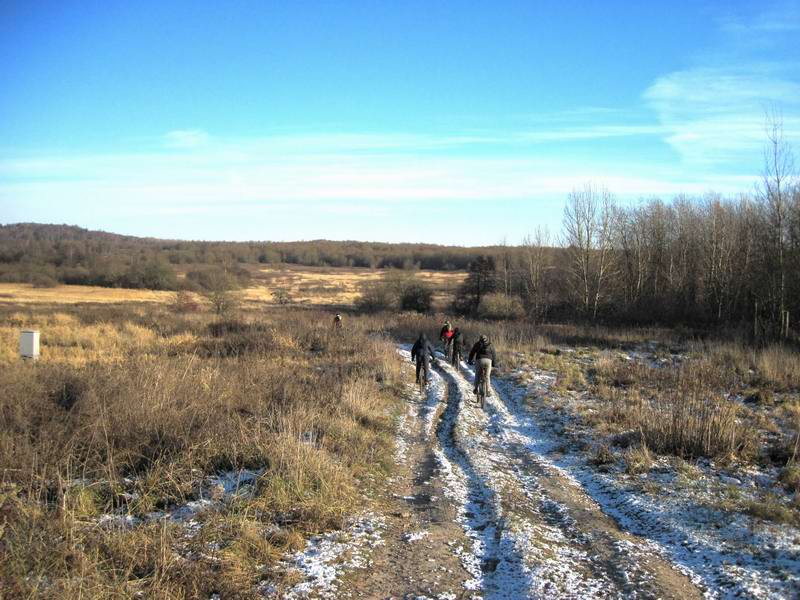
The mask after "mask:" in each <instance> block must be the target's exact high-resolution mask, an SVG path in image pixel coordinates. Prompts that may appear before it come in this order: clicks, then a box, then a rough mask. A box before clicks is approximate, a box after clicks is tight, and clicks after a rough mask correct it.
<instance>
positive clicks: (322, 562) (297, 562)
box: [264, 513, 386, 599]
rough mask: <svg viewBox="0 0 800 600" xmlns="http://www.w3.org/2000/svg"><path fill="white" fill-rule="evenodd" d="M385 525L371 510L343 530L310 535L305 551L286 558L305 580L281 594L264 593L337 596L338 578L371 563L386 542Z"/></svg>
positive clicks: (288, 596)
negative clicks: (374, 551) (373, 551)
mask: <svg viewBox="0 0 800 600" xmlns="http://www.w3.org/2000/svg"><path fill="white" fill-rule="evenodd" d="M385 526H386V521H385V519H384V518H383V517H382V516H379V515H375V514H372V513H368V514H365V515H362V516H360V517H358V518H356V519H353V520H352V521H351V522H350V523H349V525H348V526H347V527H345V528H344V529H343V530H340V531H333V532H329V533H325V534H322V535H317V536H314V537H312V538H310V539H309V540H308V542H307V543H306V547H305V549H304V550H302V551H301V552H298V553H296V554H294V555H293V556H291V557H289V558H288V559H287V560H286V561H284V566H285V567H286V568H287V569H289V570H293V571H296V572H297V574H298V576H299V577H300V578H302V581H301V582H300V583H298V584H296V585H295V586H293V587H292V588H291V589H289V590H286V591H284V592H283V593H282V594H281V595H280V596H277V595H276V594H277V592H276V591H275V590H264V593H265V595H268V596H272V597H276V598H277V597H280V598H285V599H298V598H308V597H310V596H313V597H315V598H337V597H338V589H339V588H338V580H339V578H340V577H341V575H342V574H343V573H344V572H346V571H349V570H354V569H363V568H366V567H368V566H369V565H370V558H369V557H370V555H371V553H372V550H373V549H374V548H375V547H376V546H379V545H380V544H382V543H383V539H382V531H383V529H384V528H385Z"/></svg>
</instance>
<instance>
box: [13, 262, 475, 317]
mask: <svg viewBox="0 0 800 600" xmlns="http://www.w3.org/2000/svg"><path fill="white" fill-rule="evenodd" d="M250 271H251V275H252V284H251V285H250V286H249V287H248V288H246V289H244V290H241V291H240V292H239V294H238V295H239V298H240V300H241V301H242V302H244V303H246V304H249V305H252V306H253V307H257V306H263V305H265V304H267V305H273V304H275V303H276V298H277V296H276V292H282V293H283V294H284V295H285V298H286V299H287V300H289V301H290V302H291V303H292V304H299V305H302V306H309V307H325V306H336V307H351V306H353V304H354V303H355V301H356V299H357V298H358V297H359V295H360V293H361V290H362V289H363V288H364V286H368V285H370V284H372V283H376V282H379V281H382V280H383V279H384V278H385V277H386V276H387V273H391V272H387V271H382V270H377V269H357V268H352V269H351V268H324V267H295V266H291V265H280V266H274V267H272V266H270V267H260V268H251V269H250ZM413 276H414V277H415V278H416V279H418V280H420V281H422V282H425V283H427V284H428V285H430V286H431V288H432V289H433V290H434V296H433V303H434V306H436V307H438V308H440V309H444V308H445V307H447V306H448V305H449V304H450V303H451V302H452V299H453V297H454V294H455V292H456V290H457V288H458V286H459V285H461V283H462V282H463V281H464V279H465V277H466V273H463V272H441V271H415V272H413ZM173 299H174V293H172V292H159V291H152V290H131V289H118V288H105V287H94V286H80V285H59V286H56V287H52V288H36V287H33V286H32V285H30V284H24V283H0V304H2V303H4V304H82V303H102V304H114V303H121V302H158V303H165V302H167V303H168V302H171V301H172V300H173Z"/></svg>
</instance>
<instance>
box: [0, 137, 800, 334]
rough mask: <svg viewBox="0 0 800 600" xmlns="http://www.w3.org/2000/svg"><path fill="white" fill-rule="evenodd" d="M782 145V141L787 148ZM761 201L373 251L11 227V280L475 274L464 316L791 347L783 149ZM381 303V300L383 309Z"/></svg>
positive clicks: (798, 233)
mask: <svg viewBox="0 0 800 600" xmlns="http://www.w3.org/2000/svg"><path fill="white" fill-rule="evenodd" d="M773 141H774V140H773ZM771 150H772V151H773V153H772V155H771V156H770V153H769V152H767V168H766V172H765V176H764V179H763V181H762V182H761V184H760V186H759V187H758V191H757V192H756V193H754V194H753V195H749V196H748V195H742V196H739V197H737V198H724V197H721V196H719V195H717V194H712V193H709V194H707V195H706V196H704V197H702V198H688V197H684V196H681V197H677V198H674V199H672V200H671V201H663V200H660V199H651V200H647V201H643V202H640V203H638V204H636V205H630V206H620V205H618V204H617V203H616V202H615V201H614V198H613V196H612V195H611V194H610V193H609V192H608V191H607V190H605V189H602V188H598V187H595V186H592V185H590V184H587V185H586V186H585V187H584V188H582V189H578V190H575V191H573V192H572V193H571V194H570V195H569V197H568V198H567V201H566V205H565V209H564V217H563V226H562V230H561V232H559V233H558V235H557V237H551V236H550V234H549V233H548V232H547V231H542V230H539V231H537V232H536V233H535V234H534V235H533V236H531V237H529V238H527V239H526V240H525V241H524V243H522V244H521V245H518V246H505V245H499V246H494V247H484V248H461V247H447V246H437V245H419V244H383V243H366V242H332V241H325V240H316V241H307V242H291V243H278V242H190V241H169V240H158V239H150V238H136V237H129V236H122V235H115V234H111V233H104V232H97V231H87V230H85V229H81V228H79V227H72V226H66V225H38V224H15V225H5V226H0V280H2V281H14V282H29V283H33V284H34V285H41V286H47V285H54V284H55V283H56V282H62V283H71V284H91V285H100V286H117V287H134V288H154V289H178V287H180V286H183V285H187V284H188V285H195V284H197V283H198V282H202V279H203V278H202V277H200V276H196V277H194V278H192V277H189V278H187V279H184V280H181V281H180V282H179V280H178V278H177V277H176V274H175V267H176V266H179V265H183V267H182V269H183V270H185V271H189V274H190V275H192V270H193V269H194V273H195V274H197V273H201V274H202V271H198V270H197V269H198V268H199V269H202V268H207V267H208V266H209V265H212V266H213V265H217V266H221V267H224V269H225V271H226V272H228V273H233V274H238V275H240V276H242V277H245V278H246V275H247V269H244V268H243V267H244V265H247V264H256V263H261V264H280V263H286V264H296V265H307V266H328V267H348V266H349V267H370V268H383V269H389V268H393V269H403V270H406V271H413V270H416V269H430V270H465V271H468V272H469V277H468V279H467V281H466V283H465V284H464V287H463V288H462V290H461V291H460V293H459V295H458V298H457V301H456V303H455V305H454V307H453V309H454V310H457V311H458V312H462V313H471V314H475V315H478V316H484V317H486V318H494V317H497V318H501V317H506V318H524V317H526V318H529V319H532V320H537V321H539V320H545V319H576V318H577V319H583V320H589V321H601V322H627V323H660V324H665V325H666V324H689V325H697V324H702V325H714V324H724V325H726V326H730V325H740V326H746V327H747V328H748V329H749V331H751V332H752V333H753V334H754V335H755V336H756V337H760V336H764V337H791V336H792V330H794V331H797V327H796V323H797V322H798V320H800V184H798V180H797V178H796V177H795V176H794V174H793V173H792V172H791V171H790V167H791V161H790V160H787V156H788V158H791V157H790V155H787V154H786V153H787V149H786V148H785V147H783V146H781V145H780V144H778V143H777V142H775V143H773V145H772V146H771ZM374 300H375V301H376V302H377V304H378V305H379V304H380V302H379V300H380V299H379V298H378V299H374Z"/></svg>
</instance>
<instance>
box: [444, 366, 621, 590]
mask: <svg viewBox="0 0 800 600" xmlns="http://www.w3.org/2000/svg"><path fill="white" fill-rule="evenodd" d="M462 366H463V364H462ZM439 368H440V369H442V370H443V371H444V373H445V374H446V377H447V379H448V384H449V386H450V388H451V394H450V396H451V397H450V399H449V403H450V410H451V411H452V413H451V414H452V416H451V421H452V424H450V423H447V422H446V421H443V426H445V425H446V426H448V427H451V428H452V430H453V435H452V436H451V437H452V444H453V446H454V448H455V450H456V452H460V453H461V454H462V455H463V456H464V461H465V462H467V463H468V464H469V466H470V470H471V473H470V472H467V474H468V475H469V474H471V475H472V477H473V478H474V480H475V481H477V482H479V483H480V484H481V485H482V486H484V487H485V488H486V492H484V494H485V496H486V497H488V498H489V499H490V500H491V502H492V514H491V515H489V517H490V518H493V519H494V522H495V524H496V525H495V526H496V528H497V530H498V531H499V533H500V540H501V542H502V543H501V544H499V545H496V548H495V550H496V552H495V556H493V557H492V556H491V555H486V556H485V557H484V560H486V559H491V560H493V561H496V564H497V570H496V571H495V572H494V574H493V577H487V578H484V581H483V586H482V589H483V591H484V592H485V596H486V597H489V598H491V597H495V598H504V597H508V598H512V597H513V598H552V597H559V598H589V597H609V596H614V593H613V589H614V587H615V585H614V583H613V582H612V581H611V580H610V579H609V578H608V577H607V576H606V575H605V574H604V573H603V571H602V569H600V568H599V567H598V566H597V565H596V564H594V563H593V561H592V560H591V558H592V557H591V556H589V555H588V554H587V552H586V551H585V548H584V547H583V544H576V543H575V540H573V539H570V536H568V535H565V534H564V532H563V530H562V527H561V526H562V525H563V523H562V520H563V519H561V517H558V518H557V519H554V517H553V513H554V512H558V510H557V506H556V503H552V502H551V503H550V504H549V507H548V508H549V509H550V510H549V511H542V510H541V508H540V506H539V504H540V503H537V502H536V500H537V498H536V497H534V496H533V495H532V494H531V492H530V490H529V489H525V486H524V485H523V484H522V482H521V481H520V479H519V478H518V476H517V474H516V473H515V472H514V469H513V465H512V463H511V461H510V460H509V458H508V456H507V450H506V449H505V448H503V447H502V446H501V445H499V444H498V443H497V441H496V440H495V439H494V437H493V436H492V435H490V434H489V429H490V428H491V427H492V424H491V423H490V421H489V420H488V419H487V417H486V415H485V414H484V412H483V411H482V410H480V408H479V407H478V406H477V405H476V404H474V403H473V402H472V401H471V400H468V398H470V396H472V389H471V385H470V384H469V383H467V381H466V380H465V379H464V378H463V377H462V376H461V375H460V374H458V373H456V370H455V369H454V368H453V367H452V366H450V365H448V364H444V363H440V365H439ZM459 407H460V410H459ZM445 417H448V415H447V413H446V414H445ZM441 441H442V446H443V449H446V448H447V446H448V440H447V439H442V440H441ZM509 567H511V568H509ZM509 585H513V586H514V588H515V591H514V592H508V589H509Z"/></svg>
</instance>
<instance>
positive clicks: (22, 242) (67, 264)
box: [0, 223, 513, 289]
mask: <svg viewBox="0 0 800 600" xmlns="http://www.w3.org/2000/svg"><path fill="white" fill-rule="evenodd" d="M498 250H499V248H489V247H486V248H465V247H455V246H439V245H436V244H388V243H380V242H357V241H329V240H310V241H298V242H255V241H253V242H225V241H182V240H163V239H155V238H141V237H135V236H127V235H119V234H116V233H109V232H105V231H91V230H88V229H84V228H82V227H77V226H74V225H55V224H41V223H15V224H10V225H0V280H2V281H15V282H30V283H34V284H38V285H49V284H54V283H57V282H61V283H74V284H84V285H102V286H120V287H148V288H153V289H174V287H175V286H176V285H177V280H176V278H175V276H174V270H175V269H174V267H175V266H177V265H226V266H235V265H245V264H281V263H285V264H296V265H305V266H327V267H370V268H399V269H428V270H437V271H456V270H465V269H467V268H468V267H469V265H470V263H471V262H473V261H474V260H475V259H476V258H477V257H479V256H482V255H485V254H493V253H496V252H497V251H498ZM506 251H513V249H506Z"/></svg>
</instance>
